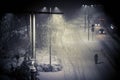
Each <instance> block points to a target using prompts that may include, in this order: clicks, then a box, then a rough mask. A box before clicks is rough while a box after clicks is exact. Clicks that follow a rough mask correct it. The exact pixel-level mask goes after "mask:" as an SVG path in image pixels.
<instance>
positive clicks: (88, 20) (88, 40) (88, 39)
mask: <svg viewBox="0 0 120 80" xmlns="http://www.w3.org/2000/svg"><path fill="white" fill-rule="evenodd" d="M89 23H90V22H89V14H88V41H89Z"/></svg>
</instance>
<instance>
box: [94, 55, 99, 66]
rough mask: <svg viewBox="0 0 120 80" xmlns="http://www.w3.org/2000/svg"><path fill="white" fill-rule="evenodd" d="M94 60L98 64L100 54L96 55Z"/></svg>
mask: <svg viewBox="0 0 120 80" xmlns="http://www.w3.org/2000/svg"><path fill="white" fill-rule="evenodd" d="M94 60H95V64H98V54H95V56H94Z"/></svg>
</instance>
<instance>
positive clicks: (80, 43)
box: [37, 24, 116, 80]
mask: <svg viewBox="0 0 120 80" xmlns="http://www.w3.org/2000/svg"><path fill="white" fill-rule="evenodd" d="M55 28H56V31H54V34H52V38H53V41H52V53H51V54H52V56H56V57H57V58H58V59H60V61H61V63H60V64H61V65H62V67H63V69H62V70H61V71H58V72H39V75H38V77H39V79H40V80H114V75H116V73H115V69H114V68H113V66H112V65H111V64H110V62H109V60H108V58H107V57H106V55H107V54H109V51H108V50H106V49H105V48H104V47H103V46H104V45H102V44H101V43H102V42H101V41H104V42H106V41H105V40H106V37H107V36H108V35H104V36H103V35H96V34H94V36H93V39H92V35H91V34H92V33H91V32H90V40H89V41H88V32H87V31H86V32H84V30H83V28H82V27H78V26H76V25H74V24H73V25H72V24H71V25H69V26H68V25H67V26H61V27H55ZM57 28H59V29H57ZM107 43H108V42H107ZM108 46H109V45H108ZM45 51H46V53H45ZM48 51H49V49H45V50H44V52H43V53H40V54H38V55H37V57H38V56H39V57H38V59H37V60H38V62H44V63H45V60H48V59H49V58H47V57H46V54H47V55H49V53H48ZM38 52H39V51H38ZM95 54H98V56H99V57H98V64H95V61H94V55H95ZM41 55H42V56H41ZM43 58H44V59H45V60H43ZM52 58H53V57H52Z"/></svg>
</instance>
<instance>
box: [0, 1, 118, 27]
mask: <svg viewBox="0 0 120 80" xmlns="http://www.w3.org/2000/svg"><path fill="white" fill-rule="evenodd" d="M117 3H119V2H118V1H117V0H0V10H1V12H14V11H15V12H21V11H23V10H27V9H30V8H34V7H38V6H40V7H42V6H48V7H49V6H58V7H60V8H61V9H65V10H69V11H72V10H73V9H75V8H78V7H79V6H81V5H82V4H101V5H103V6H104V10H105V13H106V14H107V15H108V16H110V17H111V18H112V20H113V21H114V22H115V23H116V24H117V25H120V24H119V23H120V21H119V18H120V15H119V11H118V10H117V9H119V5H117Z"/></svg>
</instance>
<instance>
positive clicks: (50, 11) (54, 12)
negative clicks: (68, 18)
mask: <svg viewBox="0 0 120 80" xmlns="http://www.w3.org/2000/svg"><path fill="white" fill-rule="evenodd" d="M43 9H44V10H45V9H46V7H44V8H43ZM45 11H46V10H45ZM43 13H44V12H43ZM45 14H49V22H48V25H49V26H50V17H51V14H63V13H62V12H61V11H60V10H59V9H58V7H55V8H54V11H52V8H51V7H50V8H49V11H48V12H45ZM49 31H50V34H49V64H50V66H49V68H50V70H52V68H51V67H52V66H51V63H52V60H51V59H52V58H51V57H52V56H51V53H52V40H51V37H52V36H51V35H52V30H51V28H50V27H49Z"/></svg>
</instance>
